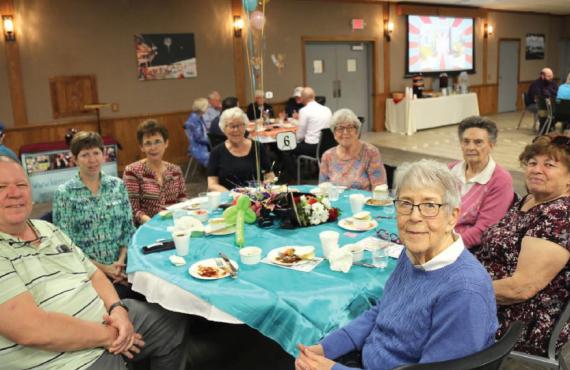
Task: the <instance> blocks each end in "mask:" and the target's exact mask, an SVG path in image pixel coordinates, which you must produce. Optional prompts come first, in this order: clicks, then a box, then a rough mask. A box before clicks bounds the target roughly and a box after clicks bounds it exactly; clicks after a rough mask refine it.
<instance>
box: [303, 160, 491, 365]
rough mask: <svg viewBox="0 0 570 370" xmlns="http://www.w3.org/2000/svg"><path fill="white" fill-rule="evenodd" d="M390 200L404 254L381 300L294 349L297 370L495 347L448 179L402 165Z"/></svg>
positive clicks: (440, 168)
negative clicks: (457, 227)
mask: <svg viewBox="0 0 570 370" xmlns="http://www.w3.org/2000/svg"><path fill="white" fill-rule="evenodd" d="M396 196H397V197H396V200H395V201H394V205H395V208H396V216H397V224H398V232H399V237H400V240H401V242H402V244H403V245H404V247H405V250H404V251H403V252H402V253H401V254H400V256H399V258H398V262H397V264H396V266H395V269H394V271H393V272H392V274H391V275H390V278H389V279H388V281H387V282H386V285H385V288H384V292H383V294H382V297H380V298H379V299H378V301H377V303H376V305H375V306H373V307H372V308H371V309H369V310H368V311H366V312H364V313H362V314H361V315H360V316H359V317H357V318H356V319H355V320H353V321H352V322H350V323H349V324H348V325H346V326H345V327H343V328H341V329H338V330H336V331H333V332H332V333H330V334H328V335H327V336H326V337H325V338H324V339H323V340H322V341H321V342H320V343H319V344H316V345H312V346H308V347H305V346H304V345H299V348H300V355H299V357H298V358H297V360H296V362H295V365H296V367H295V368H296V369H297V370H299V369H330V368H332V367H333V366H334V369H339V370H340V369H347V370H348V369H352V368H359V369H393V368H396V367H399V366H402V365H405V364H417V363H426V362H438V361H446V360H451V359H455V358H460V357H465V356H468V355H470V354H472V353H475V352H478V351H481V350H483V349H485V348H487V347H488V346H490V345H492V344H493V343H494V342H495V331H496V330H497V327H498V323H497V311H496V302H495V296H494V291H493V286H492V283H491V278H490V276H489V274H488V273H487V271H485V269H484V268H483V266H481V264H480V263H479V262H478V261H477V259H476V258H475V257H474V256H473V255H472V254H471V253H470V252H469V251H467V250H466V249H465V247H464V245H463V241H462V239H461V236H459V235H457V234H455V233H454V232H453V227H454V226H455V222H456V221H457V217H458V215H459V199H460V198H459V191H458V189H457V185H456V181H455V178H454V176H453V175H452V174H451V172H450V171H449V170H448V169H447V167H446V166H445V165H444V164H440V163H438V162H435V161H433V160H425V159H424V160H421V161H419V162H415V163H411V164H405V165H402V166H400V167H399V168H398V170H397V173H396ZM358 352H360V353H358ZM335 359H337V361H338V363H337V362H335V361H333V360H335Z"/></svg>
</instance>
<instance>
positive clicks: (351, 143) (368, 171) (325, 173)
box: [319, 109, 386, 191]
mask: <svg viewBox="0 0 570 370" xmlns="http://www.w3.org/2000/svg"><path fill="white" fill-rule="evenodd" d="M360 126H361V123H360V120H359V119H358V117H356V114H354V112H353V111H351V110H350V109H339V110H337V111H336V112H335V113H334V114H333V116H332V120H331V127H330V128H331V131H332V132H333V133H334V138H335V140H336V142H337V143H338V145H337V146H335V147H334V148H331V149H329V150H327V151H326V152H325V154H323V157H322V159H321V166H320V169H319V182H332V183H333V184H335V185H344V186H346V187H348V188H351V189H363V190H368V191H371V190H373V189H374V188H375V187H376V185H381V184H385V183H386V169H385V168H384V163H382V159H381V157H380V152H379V151H378V149H377V148H376V147H375V146H374V145H371V144H368V143H365V142H363V141H361V140H359V139H358V137H359V133H360Z"/></svg>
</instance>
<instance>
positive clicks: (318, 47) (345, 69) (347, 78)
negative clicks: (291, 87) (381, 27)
mask: <svg viewBox="0 0 570 370" xmlns="http://www.w3.org/2000/svg"><path fill="white" fill-rule="evenodd" d="M371 49H372V47H371V45H370V43H366V42H306V43H305V76H306V85H307V86H311V87H312V88H313V89H314V90H315V93H316V95H317V96H319V95H320V96H324V97H325V98H326V104H325V105H326V106H327V107H329V108H330V109H331V110H332V111H333V113H334V112H335V111H336V110H338V109H341V108H349V109H351V110H352V111H353V112H354V113H355V114H356V115H357V116H359V117H363V118H364V124H363V125H362V131H369V130H370V127H374V126H373V122H371V119H372V111H371V108H372V105H371V96H372V70H371V66H372V60H371V55H372V53H371Z"/></svg>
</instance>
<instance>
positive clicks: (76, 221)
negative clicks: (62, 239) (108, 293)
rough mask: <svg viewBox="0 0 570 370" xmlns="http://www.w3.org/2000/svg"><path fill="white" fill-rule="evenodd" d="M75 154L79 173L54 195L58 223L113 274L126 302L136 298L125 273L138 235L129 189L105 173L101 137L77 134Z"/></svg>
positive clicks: (97, 263)
mask: <svg viewBox="0 0 570 370" xmlns="http://www.w3.org/2000/svg"><path fill="white" fill-rule="evenodd" d="M71 154H72V155H73V159H74V160H75V162H76V163H77V166H78V167H79V173H78V174H77V175H75V177H73V178H72V179H71V180H69V181H67V182H66V183H64V184H62V185H60V186H59V188H58V189H57V191H56V192H55V194H54V199H53V221H54V224H56V225H57V226H59V227H60V228H61V229H62V230H63V232H64V233H66V234H67V235H69V237H70V238H71V239H72V240H73V242H74V243H75V244H77V245H78V246H79V247H80V248H81V249H82V250H83V252H84V253H85V254H86V255H87V256H88V257H89V258H90V259H91V261H92V262H93V263H94V264H95V265H96V266H97V267H98V268H99V269H100V270H101V271H103V272H104V273H105V275H107V277H108V278H109V280H111V281H112V282H113V283H114V285H115V289H117V293H118V294H119V296H120V297H121V298H134V297H135V295H134V294H133V293H132V291H131V290H130V289H129V287H128V286H129V284H128V282H127V275H126V274H125V263H126V258H127V246H128V245H129V242H130V240H131V236H132V235H133V234H134V231H135V228H134V226H133V217H132V213H131V207H130V204H129V198H128V196H127V190H126V189H125V185H124V184H123V182H122V181H121V179H119V178H117V177H113V176H108V175H105V174H104V173H103V172H101V166H102V165H103V162H105V157H104V156H103V140H102V139H101V136H99V134H97V133H95V132H85V131H82V132H78V133H77V134H75V136H74V137H73V139H72V140H71Z"/></svg>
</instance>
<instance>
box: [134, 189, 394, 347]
mask: <svg viewBox="0 0 570 370" xmlns="http://www.w3.org/2000/svg"><path fill="white" fill-rule="evenodd" d="M309 188H310V187H302V190H307V189H309ZM356 192H359V191H354V190H350V191H345V192H343V193H342V194H341V196H340V198H339V200H338V201H335V202H332V204H333V206H335V207H338V208H340V209H341V211H342V212H343V213H342V214H341V216H340V218H341V219H342V218H346V217H349V216H350V215H351V213H350V206H349V201H348V196H349V195H350V194H353V193H356ZM363 193H365V194H367V195H369V194H370V193H366V192H363ZM365 210H368V211H370V212H371V213H372V215H373V216H378V215H385V216H395V213H394V208H393V207H392V206H390V207H369V206H365ZM377 221H378V223H379V226H378V228H383V229H387V230H389V231H390V232H396V220H395V219H383V218H380V219H377ZM171 225H172V220H171V219H167V220H162V219H159V218H157V217H155V218H153V219H152V220H151V221H150V222H148V223H146V224H144V225H143V226H142V227H140V228H139V229H138V230H137V232H136V234H135V235H134V237H133V239H132V241H131V244H130V246H129V259H128V268H127V272H128V273H133V272H137V271H145V272H149V273H152V274H154V275H156V276H158V277H159V278H161V279H163V280H166V281H168V282H170V283H172V284H175V285H177V286H179V287H181V288H183V289H185V290H187V291H189V292H191V293H192V294H194V295H196V296H198V297H200V298H202V299H203V300H205V301H207V302H209V303H210V304H212V305H214V306H215V307H217V308H219V309H221V310H222V311H225V312H226V313H228V314H230V315H232V316H234V317H235V318H237V319H239V320H241V321H242V322H244V323H246V324H247V325H249V326H251V327H252V328H255V329H256V330H258V331H260V332H261V333H262V334H263V335H265V336H267V337H269V338H272V339H273V340H275V341H276V342H278V343H279V344H280V345H281V346H282V347H283V349H284V350H285V351H287V352H288V353H290V354H291V355H293V356H295V355H296V354H297V348H296V347H295V346H296V344H297V343H305V344H312V343H315V342H317V341H318V340H319V339H321V338H322V337H323V336H325V335H326V334H327V333H329V332H331V331H332V330H335V329H337V328H339V327H341V326H343V325H345V324H346V323H348V322H349V321H351V320H352V319H354V318H355V317H356V316H358V315H359V314H360V313H362V312H363V311H365V310H366V309H368V308H369V307H371V305H373V304H374V302H375V301H376V300H377V299H378V298H379V297H381V296H382V292H383V288H384V285H385V283H386V280H387V279H388V277H389V275H390V273H391V272H392V270H393V269H394V266H395V264H396V261H395V260H391V261H390V263H389V266H388V268H386V269H385V270H384V271H382V270H380V269H370V268H365V267H359V266H353V267H352V269H351V270H350V272H348V273H346V274H344V273H342V272H335V271H331V270H330V267H329V263H328V261H323V262H321V263H320V264H319V265H318V266H317V267H316V268H315V269H314V270H313V271H311V272H300V271H293V270H288V269H284V268H280V267H277V266H271V265H267V264H263V263H260V264H257V265H254V266H248V265H243V264H240V269H239V278H238V279H235V280H234V279H231V278H225V279H220V280H210V281H204V280H198V279H194V278H192V277H191V276H190V275H189V274H188V267H189V266H191V265H192V264H193V263H194V262H197V261H199V260H201V259H205V258H212V257H217V256H218V252H220V251H223V252H224V253H226V254H227V255H228V256H229V257H230V258H231V259H233V260H235V261H239V253H238V248H237V247H235V245H234V235H228V236H207V237H201V238H192V240H191V242H190V254H189V255H188V256H187V257H186V262H187V264H186V266H183V267H175V266H173V265H172V264H171V263H170V261H169V260H168V257H169V256H170V255H172V254H173V252H172V251H167V252H161V253H154V254H150V255H143V254H142V252H141V247H142V246H144V245H148V244H151V243H154V242H155V241H156V240H157V239H170V238H171V236H170V233H168V232H167V231H166V228H167V227H168V226H171ZM324 230H335V231H338V232H339V233H340V235H341V236H340V241H339V243H340V245H341V246H342V245H345V244H349V243H355V242H356V241H358V240H361V239H363V238H366V237H369V236H374V235H375V233H374V231H368V232H362V233H353V232H347V231H346V230H344V229H342V228H340V227H339V226H338V225H337V223H336V222H334V223H327V224H324V225H318V226H312V227H306V228H298V229H294V230H285V229H280V228H278V226H277V225H276V226H273V227H270V228H265V229H261V228H259V227H258V226H257V225H255V224H253V225H246V228H245V239H246V245H255V246H258V247H260V248H262V249H263V256H265V255H266V254H267V253H268V252H269V251H270V250H271V249H273V248H277V247H282V246H286V245H313V246H315V248H316V255H317V256H322V250H321V247H320V241H319V233H320V232H321V231H324ZM365 258H366V259H368V260H370V258H371V257H370V253H369V252H365ZM159 303H160V302H159Z"/></svg>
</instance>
